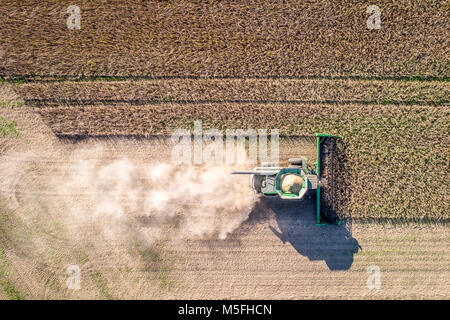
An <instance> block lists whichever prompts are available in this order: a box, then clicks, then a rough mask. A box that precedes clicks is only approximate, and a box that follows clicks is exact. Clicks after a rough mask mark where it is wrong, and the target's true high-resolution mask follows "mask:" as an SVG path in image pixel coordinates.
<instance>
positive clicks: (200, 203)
mask: <svg viewBox="0 0 450 320" xmlns="http://www.w3.org/2000/svg"><path fill="white" fill-rule="evenodd" d="M162 148H164V147H162ZM165 148H166V147H165ZM161 153H162V151H161ZM156 154H158V152H156ZM0 158H1V159H0V176H1V181H0V192H1V193H2V198H3V199H6V201H7V204H8V206H9V207H10V208H12V209H14V210H16V212H18V213H20V214H21V215H22V218H23V219H24V220H26V219H27V218H29V216H30V215H31V214H30V213H31V212H36V211H40V212H44V214H43V215H42V216H41V219H48V220H54V221H58V222H59V223H61V224H63V225H64V227H65V229H66V230H68V231H69V233H70V234H71V235H72V236H74V237H78V238H83V237H84V238H86V237H91V238H92V237H101V238H103V239H106V240H108V241H130V240H132V241H138V242H139V243H143V244H147V245H151V244H152V243H154V241H157V240H158V239H163V238H164V239H170V240H183V239H207V238H216V239H217V238H218V239H225V238H226V237H227V235H228V234H229V233H231V232H233V231H234V230H235V229H236V228H238V227H239V226H240V224H241V223H242V222H243V221H245V220H246V219H247V217H248V215H249V213H250V211H251V209H252V207H253V206H254V204H255V202H256V200H257V198H256V196H255V195H254V194H253V193H252V191H251V190H250V189H249V187H248V177H242V176H234V175H230V174H229V172H230V171H231V170H232V169H233V168H230V167H220V166H214V167H212V166H176V165H172V164H170V161H168V162H166V161H165V160H162V159H155V158H153V159H145V160H144V159H141V158H139V157H136V156H134V155H133V152H131V153H130V152H123V154H121V153H113V156H111V151H110V150H106V149H105V146H103V145H102V144H85V145H82V146H78V147H75V148H66V149H64V148H61V150H57V151H55V150H53V151H52V152H45V151H40V150H34V151H29V152H25V153H17V152H16V153H8V154H5V155H3V156H1V157H0Z"/></svg>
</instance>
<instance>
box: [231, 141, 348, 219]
mask: <svg viewBox="0 0 450 320" xmlns="http://www.w3.org/2000/svg"><path fill="white" fill-rule="evenodd" d="M341 138H342V137H341V136H333V135H330V134H324V133H317V134H316V139H317V160H316V162H315V163H314V169H308V166H307V163H306V159H305V158H295V159H289V166H288V167H274V166H270V165H269V166H262V167H256V168H255V169H254V170H253V171H233V172H231V173H232V174H249V175H251V176H250V186H251V187H252V188H253V190H254V191H255V193H257V194H261V195H263V196H265V197H279V198H280V199H282V200H303V199H304V198H305V197H308V196H310V197H314V196H315V197H316V202H317V217H316V225H327V224H340V223H341V222H340V220H339V218H338V215H337V213H336V206H335V202H336V201H335V194H336V192H335V187H336V186H335V172H334V171H335V170H336V168H335V165H334V162H335V161H334V160H335V156H336V155H335V153H336V141H337V139H341Z"/></svg>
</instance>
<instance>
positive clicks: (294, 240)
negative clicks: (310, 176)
mask: <svg viewBox="0 0 450 320" xmlns="http://www.w3.org/2000/svg"><path fill="white" fill-rule="evenodd" d="M261 201H262V204H264V205H265V206H266V207H267V208H268V209H269V210H270V211H272V212H273V214H274V216H275V221H276V222H277V226H271V225H269V228H270V229H271V230H272V232H273V233H274V234H275V235H276V236H277V237H278V238H279V239H280V240H281V241H282V242H283V243H286V242H289V243H290V244H291V245H292V247H294V249H295V250H297V252H298V253H299V254H301V255H302V256H305V257H307V258H308V259H309V260H311V261H317V260H324V261H325V263H326V264H327V266H328V268H329V269H330V270H348V269H350V267H351V266H352V264H353V255H354V254H355V253H357V252H358V251H359V250H360V249H362V248H361V246H360V245H359V243H358V241H357V240H356V239H355V238H353V237H352V231H351V221H350V220H346V221H343V222H342V223H341V224H340V225H327V226H316V206H315V203H314V201H313V200H312V199H310V200H307V199H306V200H305V201H302V202H295V201H292V202H291V201H280V200H278V199H262V200H261ZM276 227H278V230H277V228H276Z"/></svg>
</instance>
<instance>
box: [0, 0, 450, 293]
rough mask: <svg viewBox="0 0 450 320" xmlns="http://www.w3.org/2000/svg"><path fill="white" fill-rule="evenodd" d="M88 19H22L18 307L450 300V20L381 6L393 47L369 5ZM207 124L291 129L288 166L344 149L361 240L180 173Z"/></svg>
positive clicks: (217, 180) (0, 163) (221, 170)
mask: <svg viewBox="0 0 450 320" xmlns="http://www.w3.org/2000/svg"><path fill="white" fill-rule="evenodd" d="M69 5H72V2H71V1H66V0H61V1H50V0H44V1H35V0H32V1H26V2H23V1H13V0H6V1H3V2H2V4H1V5H0V16H1V17H2V22H4V23H5V26H6V27H3V28H0V177H1V179H0V299H86V298H87V299H142V298H145V299H321V298H323V299H449V298H450V282H449V279H450V269H449V265H450V250H449V249H450V232H449V231H450V229H449V223H450V212H449V210H448V208H449V205H450V196H449V195H450V185H449V183H448V181H449V180H450V171H449V167H450V149H449V146H450V136H449V133H450V121H449V119H450V82H449V74H450V70H449V66H450V63H449V56H450V55H449V51H448V48H449V47H450V46H449V44H450V43H449V37H448V35H447V34H448V32H447V30H448V29H449V27H450V25H449V21H450V19H449V12H450V10H449V9H450V6H449V2H448V1H431V0H426V1H412V0H411V1H406V0H401V1H394V2H392V1H378V3H377V5H378V6H380V7H381V8H382V22H381V23H382V27H381V29H380V30H368V29H367V27H366V20H367V16H368V14H367V13H366V7H367V3H366V1H359V0H352V1H334V2H330V1H322V0H311V1H283V2H279V1H269V0H264V1H253V0H245V1H131V0H126V1H118V0H117V1H116V0H107V1H102V2H101V4H99V3H97V2H95V1H87V0H81V1H78V2H77V5H79V6H80V7H81V8H82V10H81V17H82V20H81V28H80V29H79V30H68V28H67V26H66V20H67V18H68V16H69V14H68V13H67V11H66V9H67V7H68V6H69ZM196 121H201V125H202V128H203V130H207V129H217V130H219V131H221V132H225V131H226V130H227V129H244V130H245V129H268V130H272V129H279V134H280V145H279V148H280V149H279V154H280V161H281V163H282V165H286V164H287V159H288V158H292V157H297V156H301V155H304V156H307V158H308V159H309V160H310V162H309V163H308V164H309V165H311V164H312V163H313V162H314V161H315V160H316V159H315V156H316V154H317V150H316V144H315V141H316V140H315V137H314V136H315V134H316V133H318V132H322V133H329V134H333V135H340V136H342V139H341V140H339V143H338V144H337V146H336V150H335V152H336V154H337V155H336V158H335V160H334V162H333V165H334V166H335V172H337V173H338V174H337V175H336V180H335V185H336V193H335V199H334V201H335V202H334V203H335V205H336V207H337V210H338V212H339V219H340V220H341V222H342V224H340V225H330V226H323V227H318V226H316V225H315V214H316V211H315V210H316V207H315V204H314V201H309V200H308V201H305V202H304V203H301V204H292V203H283V202H281V203H280V202H277V201H275V200H274V199H265V198H262V199H261V198H258V197H257V196H255V195H254V194H253V192H252V190H251V188H250V187H249V186H248V179H247V178H248V177H236V176H232V175H230V174H229V172H230V171H231V170H235V169H245V170H249V169H252V166H248V165H247V166H243V167H239V168H236V166H228V165H227V166H222V167H221V166H218V167H217V166H212V167H210V166H206V165H195V166H175V165H173V164H172V163H171V156H172V153H171V152H172V150H173V147H174V141H172V140H171V135H172V134H173V132H174V131H175V130H176V129H180V128H181V129H186V130H188V131H189V132H190V133H194V123H195V122H196ZM329 166H330V162H326V161H325V162H324V163H322V167H323V168H322V169H321V170H324V172H325V173H326V174H329V172H328V171H327V170H329ZM211 177H213V178H214V179H212V180H211ZM163 178H164V179H163ZM241 178H242V179H241ZM163 180H164V183H161V181H163ZM322 183H323V185H326V184H327V183H328V181H326V179H324V181H322ZM326 200H327V201H329V199H326ZM323 208H325V209H326V208H328V207H326V206H324V207H323ZM74 265H75V266H78V267H79V268H80V270H81V275H82V284H81V289H80V290H69V289H67V288H68V283H67V270H68V269H67V268H68V267H70V266H74ZM374 265H375V266H377V267H379V268H381V270H382V272H383V273H382V274H383V278H382V279H383V280H382V289H380V290H369V289H368V288H367V286H366V278H367V270H368V267H370V266H374Z"/></svg>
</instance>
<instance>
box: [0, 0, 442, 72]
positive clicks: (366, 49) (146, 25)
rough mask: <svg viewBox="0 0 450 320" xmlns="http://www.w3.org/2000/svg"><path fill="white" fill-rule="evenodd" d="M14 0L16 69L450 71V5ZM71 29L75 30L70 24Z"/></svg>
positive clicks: (3, 33)
mask: <svg viewBox="0 0 450 320" xmlns="http://www.w3.org/2000/svg"><path fill="white" fill-rule="evenodd" d="M72 4H73V3H72V2H71V1H69V0H67V1H51V0H45V1H41V0H32V1H26V3H23V1H19V0H15V1H14V0H7V1H3V2H2V6H1V7H0V15H1V16H2V17H3V19H2V22H3V23H4V25H6V26H8V27H7V28H2V30H0V45H1V47H2V56H3V57H2V59H1V60H0V73H1V74H3V75H4V76H9V77H27V76H28V77H34V76H41V77H48V76H53V77H55V76H56V77H58V76H59V77H66V78H67V77H69V78H80V77H86V76H96V75H100V76H124V77H129V76H146V77H173V76H181V77H192V76H193V77H246V78H248V77H305V76H312V77H342V76H344V77H346V76H354V77H382V78H383V77H390V78H398V77H414V76H419V77H424V78H433V77H437V78H443V77H448V74H449V51H448V50H449V49H448V48H449V47H450V46H449V39H448V37H447V33H448V32H447V31H448V29H449V21H450V20H449V3H448V2H447V1H437V0H427V1H412V0H401V1H395V2H392V1H387V0H383V1H379V2H378V3H377V5H378V6H379V7H380V8H382V15H383V20H384V21H383V26H384V28H381V29H380V30H377V32H369V30H367V28H366V20H367V16H368V15H367V14H366V8H367V6H368V5H367V2H366V1H362V0H350V1H334V2H330V1H325V0H316V1H302V0H298V1H286V2H282V3H279V2H278V1H271V0H265V1H254V0H245V1H200V0H198V1H131V0H130V1H128V0H127V1H123V0H110V1H102V3H101V5H98V4H97V3H95V2H92V1H88V0H82V1H78V2H77V4H78V6H80V7H81V8H82V13H81V14H82V26H81V28H80V30H68V29H67V26H66V20H67V18H68V17H69V14H68V13H67V8H68V6H69V5H72ZM68 31H70V32H68Z"/></svg>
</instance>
